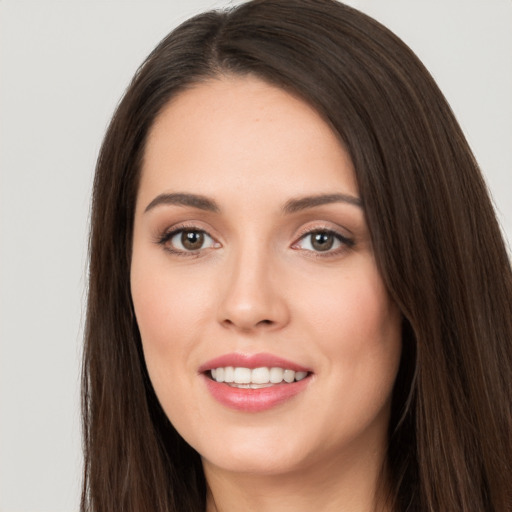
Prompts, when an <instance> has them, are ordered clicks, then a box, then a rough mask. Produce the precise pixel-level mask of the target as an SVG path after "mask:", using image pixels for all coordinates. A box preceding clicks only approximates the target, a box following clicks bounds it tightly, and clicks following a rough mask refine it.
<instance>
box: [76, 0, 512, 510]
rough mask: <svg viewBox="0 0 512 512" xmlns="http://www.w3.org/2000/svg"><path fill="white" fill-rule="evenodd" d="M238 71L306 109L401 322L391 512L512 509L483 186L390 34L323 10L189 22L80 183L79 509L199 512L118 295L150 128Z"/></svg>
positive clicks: (135, 90) (502, 266)
mask: <svg viewBox="0 0 512 512" xmlns="http://www.w3.org/2000/svg"><path fill="white" fill-rule="evenodd" d="M222 75H242V76H243V75H252V76H256V77H259V78H261V79H262V80H265V81H267V82H268V83H271V84H273V85H276V86H278V87H281V88H283V89H285V90H287V91H290V92H292V93H293V94H295V95H297V96H298V97H300V98H302V99H303V100H304V101H305V102H307V103H308V104H310V105H311V106H312V107H314V108H315V109H316V110H317V111H318V112H319V114H320V115H321V116H323V118H324V120H325V121H326V122H327V123H328V124H329V125H330V127H331V128H332V130H333V131H334V132H335V133H336V134H337V135H338V136H339V138H340V141H342V143H343V144H344V146H345V147H346V149H347V150H348V152H349V154H350V156H351V159H352V162H353V164H354V168H355V173H356V179H357V183H358V187H359V193H360V196H361V199H362V202H363V206H364V211H365V216H366V220H367V223H368V227H369V231H370V235H371V239H372V243H373V249H374V253H375V258H376V261H377V265H378V268H379V270H380V273H381V276H382V278H383V280H384V282H385V285H386V286H387V289H388V291H389V294H390V295H391V297H392V299H393V300H394V301H395V302H396V304H397V305H398V307H399V308H400V310H401V313H402V316H403V353H402V360H401V364H400V369H399V373H398V376H397V380H396V383H395V387H394V390H393V399H392V414H391V421H390V426H389V443H388V448H387V459H386V468H385V472H386V480H387V481H388V493H387V496H388V502H389V504H390V506H391V509H392V510H393V511H396V512H427V511H428V512H455V511H457V512H506V511H510V510H512V492H511V489H512V272H511V265H510V260H509V257H508V255H507V249H506V246H505V243H504V241H503V238H502V235H501V233H500V229H499V225H498V223H497V221H496V216H495V213H494V211H493V207H492V203H491V200H490V198H489V194H488V191H487V189H486V185H485V183H484V180H483V178H482V176H481V173H480V171H479V168H478V165H477V163H476V161H475V158H474V157H473V155H472V153H471V150H470V148H469V147H468V144H467V142H466V140H465V137H464V135H463V133H462V131H461V129H460V127H459V126H458V124H457V121H456V119H455V117H454V115H453V113H452V111H451V110H450V107H449V106H448V104H447V102H446V100H445V99H444V97H443V95H442V93H441V92H440V90H439V89H438V87H437V86H436V84H435V82H434V80H433V79H432V77H431V76H430V74H429V73H428V71H427V70H426V69H425V68H424V66H423V65H422V64H421V62H420V61H419V60H418V58H417V57H416V56H415V55H414V54H413V52H412V51H411V50H410V49H409V48H408V47H407V46H406V45H405V44H404V43H403V42H402V41H401V40H400V39H398V38H397V37H396V36H395V35H393V34H392V33H391V32H390V31H389V30H387V29H386V28H385V27H383V26H382V25H380V24H379V23H378V22H376V21H374V20H373V19H371V18H369V17H367V16H365V15H363V14H362V13H360V12H358V11H357V10H355V9H353V8H350V7H347V6H345V5H343V4H341V3H339V2H336V1H334V0H254V1H252V2H248V3H246V4H242V5H240V6H237V7H234V8H230V9H228V10H225V11H212V12H207V13H204V14H201V15H198V16H196V17H194V18H192V19H190V20H188V21H186V22H184V23H183V24H182V25H180V26H179V27H178V28H176V29H175V30H174V31H173V32H171V33H170V34H169V35H168V36H167V37H166V38H165V39H164V40H163V41H162V42H161V43H160V44H159V45H158V46H157V47H156V48H155V49H154V50H153V52H152V53H151V54H150V55H149V57H148V58H147V59H146V61H145V62H144V63H143V64H142V66H141V67H140V68H139V69H138V70H137V72H136V74H135V76H134V78H133V80H132V82H131V84H130V85H129V87H128V89H127V91H126V93H125V94H124V97H123V98H122V100H121V102H120V104H119V106H118V108H117V110H116V112H115V114H114V116H113V119H112V121H111V123H110V125H109V127H108V130H107V133H106V135H105V139H104V142H103V145H102V148H101V151H100V154H99V158H98V162H97V168H96V175H95V180H94V190H93V200H92V213H91V232H90V247H89V250H90V262H89V288H88V306H87V320H86V329H85V345H84V360H83V375H82V387H83V393H82V408H83V435H84V459H85V464H84V468H85V469H84V483H83V493H82V504H81V511H82V512H120V511H122V512H145V511H147V512H171V511H174V512H188V511H191V512H192V511H194V512H202V511H204V510H205V506H206V505H205V504H206V486H207V484H206V481H205V478H204V474H203V470H202V466H201V459H200V456H199V455H198V454H197V453H196V452H195V451H194V450H193V449H192V448H191V447H190V446H188V445H187V443H186V442H185V441H184V440H183V439H182V438H181V436H180V435H179V434H178V433H177V432H176V430H175V429H174V428H173V426H172V424H171V423H170V422H169V420H168V419H167V417H166V416H165V414H164V412H163V410H162V408H161V407H160V404H159V403H158V400H157V398H156V396H155V393H154V391H153V388H152V385H151V382H150V380H149V377H148V373H147V370H146V367H145V363H144V357H143V353H142V348H141V339H140V334H139V330H138V327H137V323H136V320H135V317H134V314H133V306H132V300H131V294H130V260H131V247H132V231H133V217H134V208H135V200H136V195H137V189H138V182H139V175H140V172H141V164H142V160H143V156H144V148H145V143H146V139H147V136H148V132H149V130H150V128H151V126H152V125H153V123H154V121H155V118H156V117H157V116H158V114H159V113H160V112H161V111H162V109H163V107H164V106H165V105H166V104H167V103H168V102H169V101H170V99H172V98H173V97H175V96H176V95H178V94H179V93H180V92H182V91H184V90H185V89H187V88H189V87H191V86H193V85H194V84H197V83H199V82H204V81H207V80H211V79H212V78H216V77H219V76H222Z"/></svg>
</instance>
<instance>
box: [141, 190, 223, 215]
mask: <svg viewBox="0 0 512 512" xmlns="http://www.w3.org/2000/svg"><path fill="white" fill-rule="evenodd" d="M161 205H177V206H191V207H192V208H198V209H199V210H205V211H208V212H215V213H218V212H220V208H219V207H218V205H217V203H216V202H215V201H214V200H213V199H210V198H208V197H205V196H201V195H197V194H184V193H176V194H160V195H159V196H156V197H155V199H153V201H151V202H150V203H149V204H148V205H147V206H146V209H145V210H144V213H146V212H148V211H149V210H152V209H153V208H156V207H157V206H161Z"/></svg>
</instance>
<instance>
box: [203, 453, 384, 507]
mask: <svg viewBox="0 0 512 512" xmlns="http://www.w3.org/2000/svg"><path fill="white" fill-rule="evenodd" d="M376 455H377V454H376V453H375V452H373V453H367V454H366V456H365V455H364V454H363V456H361V453H359V454H358V457H350V456H349V457H347V455H346V454H345V455H343V456H340V457H339V458H338V459H334V460H333V459H331V460H330V461H329V462H328V463H322V462H321V461H318V462H319V463H316V464H313V463H312V464H310V465H309V466H308V465H305V466H303V467H301V468H300V469H297V470H296V471H293V472H289V473H284V474H254V473H240V472H236V473H233V472H230V471H225V470H223V469H221V468H218V467H215V466H213V465H212V464H210V463H209V462H208V461H203V466H204V470H205V475H206V479H207V482H208V496H207V509H206V510H207V512H235V511H240V510H244V511H246V512H256V511H258V512H275V511H276V510H279V511H280V512H292V511H293V512H311V511H312V510H321V511H323V512H330V511H333V512H334V511H336V512H390V509H389V508H387V507H386V505H385V504H384V502H385V499H384V496H385V489H386V488H387V486H386V484H385V480H386V479H385V471H383V470H382V468H383V467H384V460H385V459H384V454H382V453H379V454H378V455H379V456H376Z"/></svg>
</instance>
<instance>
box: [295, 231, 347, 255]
mask: <svg viewBox="0 0 512 512" xmlns="http://www.w3.org/2000/svg"><path fill="white" fill-rule="evenodd" d="M353 245H354V241H353V240H352V239H350V238H347V237H345V236H343V235H342V234H340V233H337V232H336V231H331V230H329V229H324V230H321V231H320V230H319V231H310V232H309V233H306V234H305V235H303V236H302V237H301V238H300V240H298V242H296V243H295V244H294V245H293V248H294V249H302V250H305V251H310V252H313V253H326V255H327V254H329V255H335V254H338V253H339V252H340V251H342V250H343V249H346V248H348V247H353Z"/></svg>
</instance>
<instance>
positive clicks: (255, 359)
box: [199, 353, 311, 373]
mask: <svg viewBox="0 0 512 512" xmlns="http://www.w3.org/2000/svg"><path fill="white" fill-rule="evenodd" d="M226 366H239V367H243V368H251V369H253V368H262V367H264V366H265V367H267V368H276V367H278V368H285V369H288V370H294V371H296V372H311V369H310V368H305V367H304V366H301V365H299V364H297V363H294V362H293V361H288V360H287V359H283V358H282V357H277V356H274V355H273V354H266V353H260V354H238V353H234V354H225V355H223V356H220V357H216V358H215V359H211V360H210V361H207V362H206V363H204V364H202V365H201V366H200V367H199V372H200V373H203V372H206V371H208V370H211V369H212V368H222V367H226Z"/></svg>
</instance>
